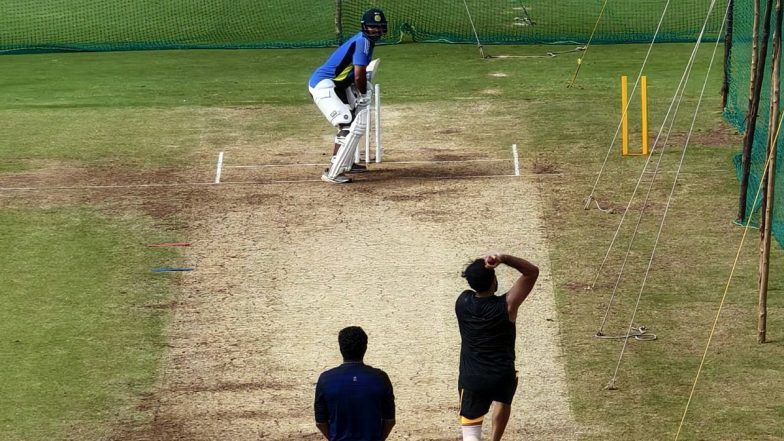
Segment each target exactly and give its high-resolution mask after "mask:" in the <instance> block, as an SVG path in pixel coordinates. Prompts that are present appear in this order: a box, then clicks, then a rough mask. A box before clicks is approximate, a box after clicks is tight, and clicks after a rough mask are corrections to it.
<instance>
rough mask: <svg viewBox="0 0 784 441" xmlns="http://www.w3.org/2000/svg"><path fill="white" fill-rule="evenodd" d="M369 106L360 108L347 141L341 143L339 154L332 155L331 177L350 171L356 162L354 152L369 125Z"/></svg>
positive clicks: (329, 174) (329, 173)
mask: <svg viewBox="0 0 784 441" xmlns="http://www.w3.org/2000/svg"><path fill="white" fill-rule="evenodd" d="M367 112H368V109H367V107H365V108H362V109H360V111H359V112H357V114H356V115H355V116H354V122H352V123H351V127H350V128H349V134H348V136H346V139H345V141H344V142H343V144H341V146H340V148H339V149H338V152H337V154H335V156H333V157H332V162H331V163H330V165H329V172H328V173H327V175H328V176H329V177H330V178H334V177H335V176H337V175H339V174H341V173H343V172H345V171H348V170H349V169H351V164H352V163H353V162H354V152H355V151H356V149H357V147H359V140H360V138H362V135H364V134H365V127H366V125H367Z"/></svg>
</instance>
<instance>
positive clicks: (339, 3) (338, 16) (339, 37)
mask: <svg viewBox="0 0 784 441" xmlns="http://www.w3.org/2000/svg"><path fill="white" fill-rule="evenodd" d="M335 40H336V41H337V43H338V46H340V45H341V44H343V0H335Z"/></svg>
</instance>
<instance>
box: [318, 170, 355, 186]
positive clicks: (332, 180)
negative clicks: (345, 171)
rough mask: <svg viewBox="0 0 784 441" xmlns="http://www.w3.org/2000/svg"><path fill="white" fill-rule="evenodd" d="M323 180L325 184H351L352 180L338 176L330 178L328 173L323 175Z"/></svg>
mask: <svg viewBox="0 0 784 441" xmlns="http://www.w3.org/2000/svg"><path fill="white" fill-rule="evenodd" d="M321 180H322V181H324V182H329V183H330V184H348V183H349V182H351V178H349V177H348V176H344V175H337V176H335V177H334V178H330V177H329V173H328V172H326V171H325V172H324V173H323V174H322V175H321Z"/></svg>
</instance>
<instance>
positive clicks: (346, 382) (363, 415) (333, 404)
mask: <svg viewBox="0 0 784 441" xmlns="http://www.w3.org/2000/svg"><path fill="white" fill-rule="evenodd" d="M313 408H314V411H315V414H316V422H317V423H328V424H329V441H381V436H382V426H383V423H382V420H394V419H395V395H394V393H393V392H392V383H391V382H390V381H389V377H388V376H387V374H386V373H385V372H384V371H382V370H381V369H376V368H373V367H370V366H367V365H365V364H363V363H360V362H356V363H351V362H347V363H343V364H341V365H340V366H338V367H336V368H333V369H330V370H328V371H325V372H324V373H322V374H321V376H319V379H318V383H317V384H316V400H315V402H314V405H313Z"/></svg>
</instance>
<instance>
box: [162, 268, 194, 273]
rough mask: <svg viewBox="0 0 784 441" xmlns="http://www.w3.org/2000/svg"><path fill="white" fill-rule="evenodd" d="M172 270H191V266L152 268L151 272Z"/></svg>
mask: <svg viewBox="0 0 784 441" xmlns="http://www.w3.org/2000/svg"><path fill="white" fill-rule="evenodd" d="M173 271H193V268H188V267H182V268H153V269H152V272H154V273H168V272H173Z"/></svg>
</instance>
